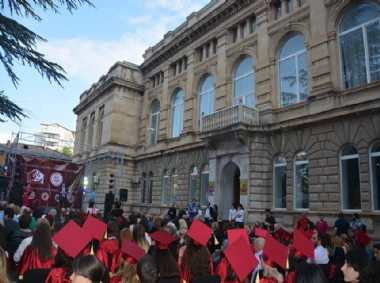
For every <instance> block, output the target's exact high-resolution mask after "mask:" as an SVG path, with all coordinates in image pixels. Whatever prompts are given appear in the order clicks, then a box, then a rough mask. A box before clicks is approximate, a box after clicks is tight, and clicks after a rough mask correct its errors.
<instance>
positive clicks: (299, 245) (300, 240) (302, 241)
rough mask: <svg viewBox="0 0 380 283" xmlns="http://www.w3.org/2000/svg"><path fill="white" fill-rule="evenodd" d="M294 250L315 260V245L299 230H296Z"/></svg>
mask: <svg viewBox="0 0 380 283" xmlns="http://www.w3.org/2000/svg"><path fill="white" fill-rule="evenodd" d="M293 248H295V249H296V250H297V251H299V252H300V253H302V254H303V255H305V256H307V257H308V258H310V259H311V260H314V243H313V242H312V241H311V240H310V239H308V238H306V237H305V236H304V235H303V234H302V232H300V230H297V229H294V234H293Z"/></svg>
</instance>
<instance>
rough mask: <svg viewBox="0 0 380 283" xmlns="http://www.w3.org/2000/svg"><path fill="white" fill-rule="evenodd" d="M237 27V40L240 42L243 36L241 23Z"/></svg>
mask: <svg viewBox="0 0 380 283" xmlns="http://www.w3.org/2000/svg"><path fill="white" fill-rule="evenodd" d="M236 28H237V36H236V42H238V41H239V40H240V39H241V38H242V35H241V25H237V27H236Z"/></svg>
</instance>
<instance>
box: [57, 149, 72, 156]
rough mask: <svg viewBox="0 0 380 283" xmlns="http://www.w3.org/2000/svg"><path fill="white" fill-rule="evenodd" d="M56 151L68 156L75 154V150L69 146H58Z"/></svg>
mask: <svg viewBox="0 0 380 283" xmlns="http://www.w3.org/2000/svg"><path fill="white" fill-rule="evenodd" d="M55 151H56V152H59V153H62V154H64V155H67V156H73V152H72V151H71V149H70V148H68V147H63V148H61V149H59V148H57V149H56V150H55Z"/></svg>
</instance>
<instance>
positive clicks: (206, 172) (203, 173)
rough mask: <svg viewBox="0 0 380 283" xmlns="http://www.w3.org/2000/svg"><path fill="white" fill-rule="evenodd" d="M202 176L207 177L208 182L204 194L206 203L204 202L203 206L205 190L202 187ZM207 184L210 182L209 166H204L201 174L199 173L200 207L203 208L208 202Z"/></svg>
mask: <svg viewBox="0 0 380 283" xmlns="http://www.w3.org/2000/svg"><path fill="white" fill-rule="evenodd" d="M206 167H207V168H208V170H207V171H206V170H205V168H206ZM203 175H208V180H209V181H208V182H207V190H206V193H207V198H206V200H205V201H206V202H205V205H203V200H204V199H203V198H204V197H205V195H206V194H205V195H203V194H204V193H205V192H204V190H205V188H204V187H203ZM209 182H210V165H209V164H205V165H203V166H202V172H201V180H200V183H201V199H200V205H201V207H205V206H206V205H207V202H208V201H209V200H208V191H209Z"/></svg>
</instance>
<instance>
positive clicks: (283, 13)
mask: <svg viewBox="0 0 380 283" xmlns="http://www.w3.org/2000/svg"><path fill="white" fill-rule="evenodd" d="M287 5H288V1H281V18H283V17H284V16H285V15H286V14H287V13H288V9H287V7H286V6H287Z"/></svg>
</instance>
